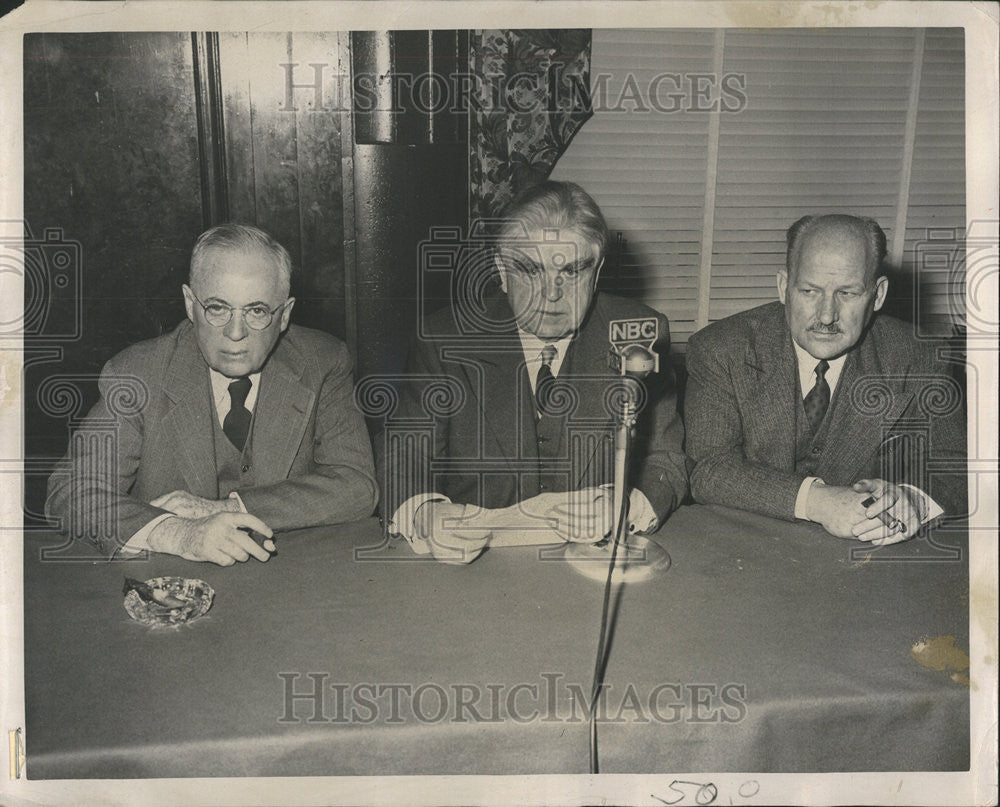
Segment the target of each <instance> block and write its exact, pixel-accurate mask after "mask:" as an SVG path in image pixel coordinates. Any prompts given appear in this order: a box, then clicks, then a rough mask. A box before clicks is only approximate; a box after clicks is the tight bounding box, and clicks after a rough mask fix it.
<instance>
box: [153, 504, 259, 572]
mask: <svg viewBox="0 0 1000 807" xmlns="http://www.w3.org/2000/svg"><path fill="white" fill-rule="evenodd" d="M241 528H246V529H250V530H253V531H255V532H258V533H260V534H261V535H263V536H265V537H266V538H267V539H268V540H266V541H264V546H263V547H260V546H258V545H257V543H256V542H255V541H254V540H253V538H251V537H250V535H249V533H247V532H246V531H245V530H244V529H241ZM273 535H274V533H273V532H271V528H270V527H268V526H267V524H265V523H264V522H263V521H261V520H260V519H259V518H257V517H256V516H252V515H250V514H249V513H215V514H213V515H210V516H206V517H204V518H182V517H176V518H166V519H164V520H163V521H161V522H160V523H159V524H157V525H156V526H155V527H154V528H153V531H152V532H151V533H150V535H149V539H148V543H149V548H150V549H152V550H153V551H154V552H165V553H167V554H170V555H180V556H181V557H182V558H186V559H187V560H198V561H209V562H211V563H217V564H218V565H219V566H232V565H233V564H234V563H236V562H237V561H239V562H240V563H242V562H243V561H245V560H248V559H249V558H250V557H251V556H253V557H255V558H257V560H260V561H266V560H267V559H268V558H269V557H271V555H270V553H271V552H273V551H274V542H273V541H271V540H270V538H271V537H272V536H273Z"/></svg>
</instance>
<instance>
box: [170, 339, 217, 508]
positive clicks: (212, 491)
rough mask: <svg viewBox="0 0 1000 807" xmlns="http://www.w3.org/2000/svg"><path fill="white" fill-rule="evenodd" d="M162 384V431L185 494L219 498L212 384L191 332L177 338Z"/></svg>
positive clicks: (206, 366)
mask: <svg viewBox="0 0 1000 807" xmlns="http://www.w3.org/2000/svg"><path fill="white" fill-rule="evenodd" d="M163 382H164V383H163V390H164V394H165V395H166V397H167V399H168V400H169V401H170V405H169V409H168V410H167V412H166V413H165V414H164V419H163V424H164V425H163V428H164V429H165V430H166V432H167V434H168V435H172V437H173V439H172V440H171V441H170V442H169V445H173V446H175V447H176V453H177V458H178V463H179V465H180V471H181V475H182V476H183V477H184V482H185V484H186V487H187V490H188V492H190V493H193V494H194V495H196V496H202V497H203V498H206V499H215V498H218V495H219V483H218V477H217V475H216V469H215V443H214V441H213V436H212V435H213V425H212V418H213V417H215V404H214V403H213V401H212V384H211V381H210V380H209V375H208V365H207V364H205V360H204V358H202V355H201V351H200V350H199V348H198V343H197V341H196V340H195V337H194V332H193V331H192V330H191V329H190V328H187V329H185V330H183V331H182V332H181V334H180V335H179V336H178V340H177V349H176V350H175V351H174V355H173V356H172V358H171V360H170V364H169V365H167V369H166V372H165V373H164V379H163Z"/></svg>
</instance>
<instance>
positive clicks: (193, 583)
mask: <svg viewBox="0 0 1000 807" xmlns="http://www.w3.org/2000/svg"><path fill="white" fill-rule="evenodd" d="M125 587H126V593H125V610H126V611H127V612H128V615H129V616H130V617H132V619H134V620H135V621H136V622H141V623H142V624H143V625H150V626H151V627H166V628H170V627H177V626H179V625H184V624H186V623H188V622H190V621H191V620H193V619H197V618H198V617H200V616H202V615H203V614H205V613H206V612H207V611H208V609H209V608H211V607H212V599H213V598H214V597H215V591H213V590H212V587H211V586H210V585H209V584H208V583H206V582H205V581H204V580H195V579H192V578H189V577H154V578H152V579H150V580H146V581H145V582H143V583H139V582H138V581H134V580H132V581H130V580H126V582H125ZM140 592H141V593H140Z"/></svg>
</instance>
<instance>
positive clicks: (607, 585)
mask: <svg viewBox="0 0 1000 807" xmlns="http://www.w3.org/2000/svg"><path fill="white" fill-rule="evenodd" d="M630 450H631V441H628V442H627V443H626V448H625V457H624V465H625V467H626V468H628V460H629V453H630ZM623 478H624V474H623ZM627 516H628V496H627V495H625V491H622V503H621V507H620V508H619V512H618V518H617V520H616V522H615V532H614V536H615V537H614V542H613V544H612V546H611V562H610V564H609V565H608V576H607V578H606V579H605V581H604V601H603V603H602V605H601V632H600V635H599V637H598V639H597V658H596V659H595V660H594V684H593V686H592V687H591V691H590V772H591V773H600V765H599V761H598V755H597V707H598V704H599V701H600V697H601V687H602V686H603V684H604V670H605V667H606V666H607V652H606V651H607V648H606V647H605V643H606V642H607V638H608V628H609V622H610V617H611V616H612V615H617V613H618V611H617V609H616V610H615V611H614V614H612V613H611V588H612V586H611V580H612V578H613V577H614V573H615V561H616V559H617V557H618V544H619V537H620V536H623V535H624V534H625V529H626V521H625V520H626V518H627Z"/></svg>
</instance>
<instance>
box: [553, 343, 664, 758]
mask: <svg viewBox="0 0 1000 807" xmlns="http://www.w3.org/2000/svg"><path fill="white" fill-rule="evenodd" d="M615 353H616V354H617V360H618V362H619V365H618V366H619V367H620V369H621V375H622V379H623V381H624V394H623V395H622V400H621V411H620V412H619V414H618V417H617V423H616V425H615V449H614V469H615V470H614V488H613V496H612V502H613V506H614V511H613V512H614V514H615V524H614V526H613V527H612V530H613V539H612V541H611V557H610V560H609V562H608V566H607V576H606V578H605V579H604V601H603V604H602V606H601V631H600V635H599V637H598V641H597V657H596V659H595V662H594V678H593V686H592V688H591V692H590V772H591V773H595V774H596V773H600V760H599V756H598V749H597V713H598V706H599V705H600V699H601V692H602V690H603V682H604V673H605V667H606V665H607V659H608V636H609V634H610V632H611V627H612V626H613V624H614V621H615V617H616V616H617V613H618V611H617V607H616V608H615V609H613V610H612V609H611V589H612V583H613V580H614V578H615V571H616V570H621V574H619V575H618V583H619V585H623V584H624V583H625V582H627V581H628V580H629V572H636V574H635V575H633V576H634V578H635V579H636V580H643V579H646V578H647V577H650V576H652V575H653V574H656V573H660V572H663V571H665V570H666V569H667V568H669V566H670V556H669V555H668V554H667V552H666V550H664V549H663V548H662V547H661V546H660V545H659V544H656V543H654V542H652V541H650V540H649V539H647V538H644V537H643V536H639V535H637V536H634V538H635V543H637V544H641V545H642V547H643V552H642V554H641V556H640V558H639V560H640V561H642V562H641V563H637V564H636V565H635V566H632V567H629V564H628V560H629V558H628V554H629V547H628V542H627V539H626V536H627V535H628V530H627V528H626V524H628V505H627V498H626V494H627V491H628V455H629V445H630V442H631V438H632V430H633V428H634V427H635V422H636V417H637V415H638V404H637V399H638V397H639V381H638V380H637V379H638V378H644V377H645V376H646V375H647V373H648V372H649V370H650V369H652V367H651V366H650V365H649V359H650V354H651V353H652V351H647V352H646V353H645V355H642V356H639V355H637V354H636V353H634V352H632V351H628V352H623V353H617V351H615ZM630 354H631V355H630ZM653 356H654V358H655V354H653ZM630 359H634V365H633V366H632V367H630V366H629V364H630ZM612 366H614V362H613V363H612ZM654 366H655V367H657V368H658V366H659V362H658V360H657V361H656V362H655V365H654ZM622 547H624V552H623V554H622V555H621V557H619V550H620V549H621V548H622ZM574 550H575V552H576V553H578V557H579V558H582V557H583V554H584V553H586V552H587V549H584V545H573V546H571V547H570V548H568V549H567V557H568V558H569V559H570V562H571V563H577V559H576V558H574V554H573V552H574ZM576 568H577V569H578V570H579V571H581V572H583V573H584V574H588V570H587V569H586V568H585V567H584V566H583V565H577V566H576ZM591 569H593V566H592V567H591ZM588 576H592V575H590V574H588ZM616 606H617V600H616Z"/></svg>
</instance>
